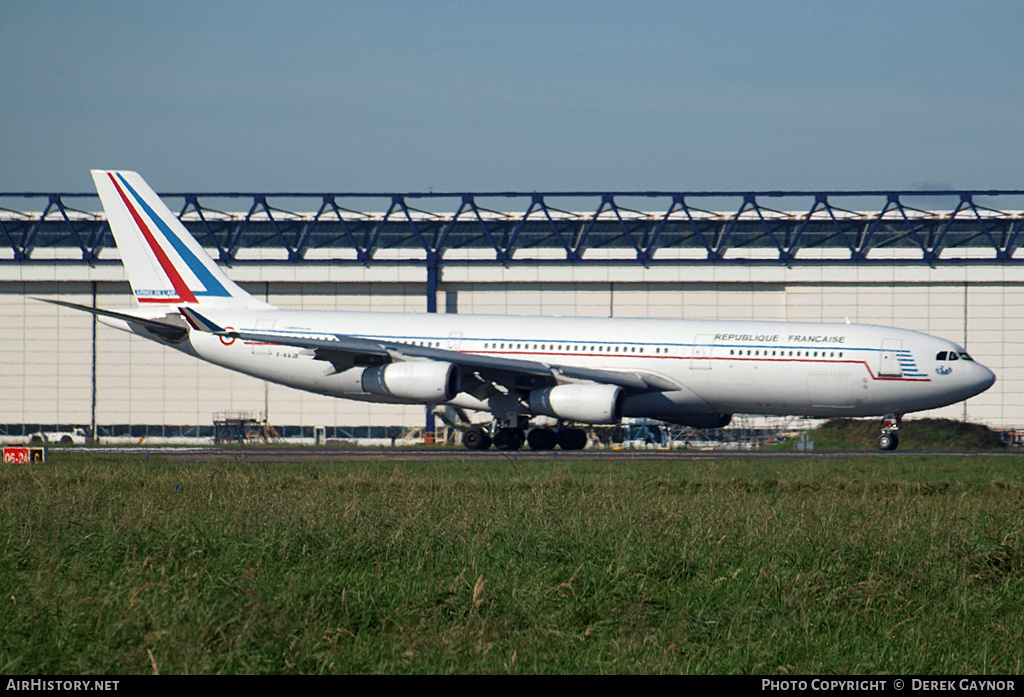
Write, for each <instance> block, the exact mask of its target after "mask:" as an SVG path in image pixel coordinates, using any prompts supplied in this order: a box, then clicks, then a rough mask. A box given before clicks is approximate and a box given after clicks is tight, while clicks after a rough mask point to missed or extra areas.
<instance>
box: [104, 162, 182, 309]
mask: <svg viewBox="0 0 1024 697" xmlns="http://www.w3.org/2000/svg"><path fill="white" fill-rule="evenodd" d="M107 176H108V177H110V181H111V183H112V184H113V185H114V188H115V189H117V193H118V195H119V196H120V197H121V200H122V201H124V205H125V206H127V207H128V212H129V213H131V214H132V218H134V219H135V224H136V225H138V226H139V229H140V230H142V235H143V237H145V238H146V242H147V243H148V244H149V248H150V249H152V250H153V254H155V255H156V259H157V261H159V262H160V268H162V269H163V270H164V273H165V274H167V278H169V279H170V281H171V285H172V286H174V290H175V292H177V294H178V297H177V298H168V299H167V300H164V299H162V298H161V299H156V298H146V299H139V302H169V303H176V302H184V303H194V302H196V296H194V295H192V291H190V290H189V289H188V286H187V285H185V281H184V279H183V278H182V277H181V276H180V275H179V274H178V270H177V269H176V268H174V264H173V263H171V260H170V259H169V258H168V256H167V253H166V252H164V250H163V248H162V247H161V246H160V244H159V243H158V242H157V241H156V238H155V237H154V236H153V233H152V232H151V231H150V229H149V227H148V226H147V225H146V223H145V221H143V219H142V216H141V215H139V212H138V211H137V210H135V207H134V206H133V205H132V204H131V201H129V200H128V196H127V195H126V194H125V192H124V190H123V189H122V188H121V185H120V184H118V183H117V180H116V179H114V175H113V174H112V173H111V172H107Z"/></svg>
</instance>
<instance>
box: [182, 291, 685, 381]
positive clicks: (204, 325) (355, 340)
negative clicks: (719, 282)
mask: <svg viewBox="0 0 1024 697" xmlns="http://www.w3.org/2000/svg"><path fill="white" fill-rule="evenodd" d="M181 312H182V314H184V315H185V317H186V318H187V319H189V321H190V322H191V323H192V325H193V326H194V327H196V328H197V329H200V330H205V331H210V332H212V333H214V334H217V335H220V336H224V337H233V338H237V339H241V340H242V341H250V342H256V343H267V344H278V345H282V346H294V347H296V348H301V349H304V350H306V351H309V352H312V355H313V357H314V358H315V359H316V360H321V361H326V362H328V363H330V364H331V365H332V366H333V367H334V371H335V372H341V371H343V370H347V369H348V368H351V367H353V366H369V365H381V364H384V363H390V362H393V361H406V360H432V361H443V362H447V363H452V364H455V365H457V366H459V368H460V369H461V370H462V374H463V391H465V392H469V393H470V394H473V395H474V396H480V395H481V394H485V393H486V392H487V386H488V385H490V384H492V383H494V384H498V385H502V386H504V387H506V388H510V389H537V388H541V387H549V386H552V385H556V384H559V383H565V382H575V381H588V382H596V383H604V384H608V385H617V386H619V387H621V388H623V389H624V390H625V391H626V392H629V393H632V394H640V393H644V392H663V391H667V390H677V389H680V388H679V386H678V385H676V384H675V383H673V382H671V381H669V380H667V379H665V378H663V377H661V376H657V375H648V374H643V373H636V372H618V371H613V370H599V369H593V368H581V367H578V366H568V365H559V364H552V363H544V362H541V361H531V360H522V359H517V358H502V357H499V356H487V355H481V354H475V353H462V352H459V351H450V350H447V349H442V348H433V347H427V346H416V345H414V344H406V343H401V342H394V341H382V340H377V339H364V338H361V337H356V336H349V335H346V334H332V335H329V336H317V337H309V336H289V335H282V334H277V333H275V334H264V333H259V332H247V331H238V330H234V329H224V328H222V327H219V326H217V325H216V324H214V323H212V322H210V321H209V320H208V319H206V318H205V317H203V316H202V315H199V313H197V312H196V311H195V310H193V309H191V308H181Z"/></svg>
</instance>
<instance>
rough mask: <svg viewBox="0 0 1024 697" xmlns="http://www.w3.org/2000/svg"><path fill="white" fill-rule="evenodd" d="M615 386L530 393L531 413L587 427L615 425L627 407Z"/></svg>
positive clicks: (559, 386) (534, 391)
mask: <svg viewBox="0 0 1024 697" xmlns="http://www.w3.org/2000/svg"><path fill="white" fill-rule="evenodd" d="M625 401H626V400H625V395H624V394H623V393H622V388H621V387H617V386H616V385H589V384H588V385H555V386H554V387H548V388H545V389H543V390H533V391H532V392H531V393H530V411H532V412H533V413H535V414H544V415H545V416H554V417H555V418H559V419H565V420H567V421H578V422H580V423H585V424H615V423H618V422H619V421H621V420H622V408H623V405H624V403H625Z"/></svg>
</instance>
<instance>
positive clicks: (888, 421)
mask: <svg viewBox="0 0 1024 697" xmlns="http://www.w3.org/2000/svg"><path fill="white" fill-rule="evenodd" d="M899 430H900V426H899V416H897V415H896V414H886V415H885V416H883V417H882V435H880V436H878V449H879V450H895V449H896V448H898V447H900V437H899V434H898V433H897V431H899Z"/></svg>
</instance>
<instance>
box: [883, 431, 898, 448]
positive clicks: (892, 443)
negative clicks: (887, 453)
mask: <svg viewBox="0 0 1024 697" xmlns="http://www.w3.org/2000/svg"><path fill="white" fill-rule="evenodd" d="M898 447H900V437H899V436H897V435H896V434H895V433H883V434H882V435H880V436H879V437H878V449H879V450H895V449H896V448H898Z"/></svg>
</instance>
